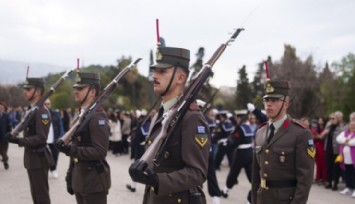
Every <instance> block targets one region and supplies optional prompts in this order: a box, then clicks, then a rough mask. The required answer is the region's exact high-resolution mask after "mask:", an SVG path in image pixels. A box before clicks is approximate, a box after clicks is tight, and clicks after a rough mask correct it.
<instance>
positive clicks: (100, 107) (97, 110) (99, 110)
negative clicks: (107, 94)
mask: <svg viewBox="0 0 355 204" xmlns="http://www.w3.org/2000/svg"><path fill="white" fill-rule="evenodd" d="M103 110H104V109H103V108H102V106H99V107H97V108H96V111H95V112H101V111H103Z"/></svg>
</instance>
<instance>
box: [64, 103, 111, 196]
mask: <svg viewBox="0 0 355 204" xmlns="http://www.w3.org/2000/svg"><path fill="white" fill-rule="evenodd" d="M109 135H110V129H109V124H108V118H107V116H106V114H105V113H104V111H103V110H102V109H100V110H99V109H98V110H97V111H96V112H95V114H94V116H93V117H92V118H91V119H90V121H89V123H88V124H87V125H86V127H85V128H84V129H83V130H82V131H81V132H79V133H78V134H77V136H76V137H75V139H74V141H73V144H72V145H73V148H71V152H70V153H69V154H68V155H69V156H71V157H72V159H71V160H72V162H73V163H74V164H73V165H72V169H69V171H71V173H72V188H73V190H74V192H79V193H96V192H108V189H109V188H110V186H111V178H110V167H109V165H108V163H107V162H106V155H107V151H108V145H109Z"/></svg>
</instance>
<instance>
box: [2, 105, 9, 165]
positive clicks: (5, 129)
mask: <svg viewBox="0 0 355 204" xmlns="http://www.w3.org/2000/svg"><path fill="white" fill-rule="evenodd" d="M10 131H11V119H10V116H9V114H8V113H7V106H6V104H5V103H4V102H2V101H0V155H1V158H2V162H3V163H4V168H5V169H6V170H8V169H9V167H10V166H9V163H8V160H9V157H8V155H7V151H8V149H9V141H7V138H6V134H7V133H8V132H10Z"/></svg>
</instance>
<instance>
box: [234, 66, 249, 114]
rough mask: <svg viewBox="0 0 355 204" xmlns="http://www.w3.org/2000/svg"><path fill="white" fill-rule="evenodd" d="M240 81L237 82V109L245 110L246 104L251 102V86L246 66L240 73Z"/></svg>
mask: <svg viewBox="0 0 355 204" xmlns="http://www.w3.org/2000/svg"><path fill="white" fill-rule="evenodd" d="M238 74H239V79H238V80H237V89H236V94H235V95H236V98H235V102H236V108H237V109H245V108H246V104H247V103H249V102H251V88H250V86H249V79H248V74H247V72H246V67H245V65H244V66H243V67H242V68H241V69H240V70H239V71H238Z"/></svg>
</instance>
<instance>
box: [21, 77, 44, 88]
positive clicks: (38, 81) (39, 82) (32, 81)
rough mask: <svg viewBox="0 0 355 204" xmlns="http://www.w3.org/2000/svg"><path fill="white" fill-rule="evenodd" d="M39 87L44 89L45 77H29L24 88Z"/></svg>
mask: <svg viewBox="0 0 355 204" xmlns="http://www.w3.org/2000/svg"><path fill="white" fill-rule="evenodd" d="M33 87H39V88H42V89H44V79H43V78H27V79H26V82H25V84H23V88H33Z"/></svg>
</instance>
